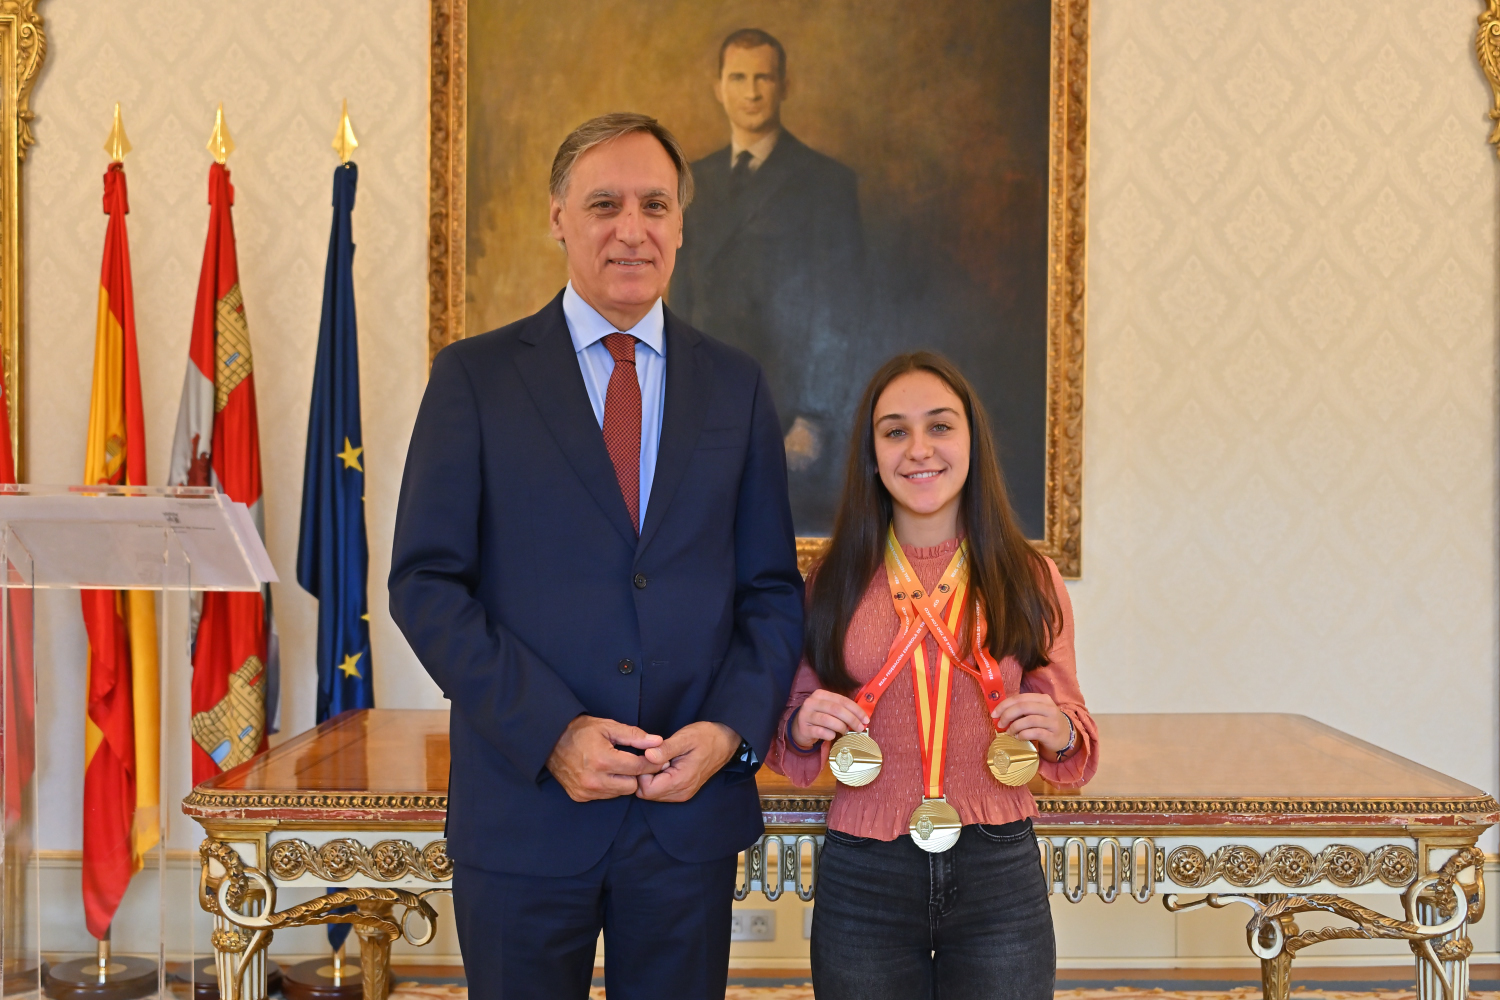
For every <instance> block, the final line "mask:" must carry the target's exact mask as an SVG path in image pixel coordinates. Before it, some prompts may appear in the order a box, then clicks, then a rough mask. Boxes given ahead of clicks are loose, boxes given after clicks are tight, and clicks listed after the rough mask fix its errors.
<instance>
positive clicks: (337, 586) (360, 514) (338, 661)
mask: <svg viewBox="0 0 1500 1000" xmlns="http://www.w3.org/2000/svg"><path fill="white" fill-rule="evenodd" d="M358 180H359V168H358V167H356V166H355V165H354V164H352V163H345V164H342V165H340V166H338V167H335V168H334V171H333V231H332V233H330V234H329V237H328V268H327V270H326V271H324V273H323V319H322V322H320V323H319V324H318V361H317V367H316V369H315V370H314V372H313V390H312V406H311V407H310V408H309V410H308V415H307V464H306V466H305V468H304V470H303V473H302V537H301V539H300V541H299V542H298V545H297V582H298V583H300V584H301V585H302V589H303V590H306V591H307V592H308V593H309V594H312V595H313V596H314V597H316V598H317V599H318V717H317V718H318V721H319V722H323V721H325V720H327V719H330V718H332V717H333V716H335V715H338V714H339V713H340V712H343V711H347V710H348V709H351V708H372V707H374V705H375V685H374V682H373V678H372V677H371V664H370V616H369V613H368V612H369V609H370V608H369V599H368V597H367V595H366V581H367V579H368V577H369V571H370V548H369V542H368V540H367V539H366V537H365V468H364V462H363V461H362V460H361V457H360V456H361V455H362V454H363V453H364V445H363V441H364V435H363V434H362V433H361V432H360V422H359V334H358V328H357V325H356V323H355V319H354V232H353V229H352V227H351V219H350V216H351V215H352V214H353V212H354V187H355V184H356V182H357V181H358ZM348 934H349V925H348V924H329V925H328V939H329V943H330V944H331V945H332V946H333V947H334V949H335V950H337V949H338V947H339V946H340V945H342V944H343V943H344V939H345V938H346V937H347V936H348Z"/></svg>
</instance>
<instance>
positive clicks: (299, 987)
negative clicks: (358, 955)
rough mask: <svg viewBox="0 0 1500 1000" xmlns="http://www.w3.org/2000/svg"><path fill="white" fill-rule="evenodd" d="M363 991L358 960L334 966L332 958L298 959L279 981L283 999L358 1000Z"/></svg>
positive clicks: (363, 978) (362, 978)
mask: <svg viewBox="0 0 1500 1000" xmlns="http://www.w3.org/2000/svg"><path fill="white" fill-rule="evenodd" d="M364 993H365V977H364V975H363V971H362V970H361V969H360V967H359V963H358V962H347V961H346V962H342V963H340V966H339V968H337V969H336V968H334V962H333V959H332V958H331V957H330V958H313V959H309V960H308V961H306V962H298V963H297V964H296V965H294V966H292V967H291V968H290V969H288V970H286V978H285V979H284V980H283V981H282V984H281V995H282V996H283V997H285V998H286V1000H360V998H361V997H363V996H364Z"/></svg>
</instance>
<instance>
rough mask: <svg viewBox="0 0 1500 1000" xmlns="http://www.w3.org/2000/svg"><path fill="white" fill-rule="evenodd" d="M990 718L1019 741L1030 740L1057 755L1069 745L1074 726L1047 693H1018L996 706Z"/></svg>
mask: <svg viewBox="0 0 1500 1000" xmlns="http://www.w3.org/2000/svg"><path fill="white" fill-rule="evenodd" d="M990 718H992V719H994V720H995V722H996V723H998V728H1000V729H1003V730H1005V731H1006V732H1008V733H1010V735H1012V736H1014V737H1016V738H1017V739H1022V740H1030V741H1031V742H1033V743H1036V744H1038V745H1040V746H1042V747H1044V748H1046V749H1047V750H1050V751H1051V752H1052V754H1053V756H1056V755H1057V754H1058V753H1059V752H1061V751H1062V750H1064V749H1065V748H1066V747H1067V745H1068V736H1069V735H1070V734H1071V732H1072V727H1071V726H1070V725H1069V723H1068V717H1067V716H1066V715H1064V714H1063V710H1062V709H1060V708H1058V707H1057V702H1055V701H1053V700H1052V699H1051V698H1050V697H1048V696H1047V695H1045V694H1016V695H1011V696H1010V697H1009V698H1007V699H1005V700H1004V701H1002V702H1001V703H1000V704H999V705H996V706H995V710H994V711H993V712H991V713H990Z"/></svg>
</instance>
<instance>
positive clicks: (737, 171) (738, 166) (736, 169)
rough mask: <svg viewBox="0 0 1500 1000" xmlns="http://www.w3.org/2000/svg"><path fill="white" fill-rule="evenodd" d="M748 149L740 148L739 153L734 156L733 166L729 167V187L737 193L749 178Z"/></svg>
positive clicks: (749, 157) (749, 156)
mask: <svg viewBox="0 0 1500 1000" xmlns="http://www.w3.org/2000/svg"><path fill="white" fill-rule="evenodd" d="M750 159H751V154H750V150H748V149H742V150H740V155H739V156H736V157H735V158H734V166H733V167H731V168H730V169H729V187H730V189H731V190H732V191H733V192H734V193H735V194H739V193H740V191H741V190H742V189H743V188H744V187H745V184H746V182H748V181H749V180H750Z"/></svg>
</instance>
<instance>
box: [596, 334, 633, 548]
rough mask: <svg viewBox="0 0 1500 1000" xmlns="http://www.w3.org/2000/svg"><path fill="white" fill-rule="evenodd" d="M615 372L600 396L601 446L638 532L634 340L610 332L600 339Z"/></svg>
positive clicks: (629, 336)
mask: <svg viewBox="0 0 1500 1000" xmlns="http://www.w3.org/2000/svg"><path fill="white" fill-rule="evenodd" d="M604 346H605V348H606V349H607V350H608V351H609V356H610V357H612V358H614V359H615V370H614V372H613V373H612V374H611V375H610V376H609V388H608V389H607V390H606V391H605V393H604V447H605V448H606V449H608V451H609V460H610V461H611V462H613V463H614V464H615V478H616V479H617V480H619V481H620V495H621V496H623V497H624V498H625V506H626V507H627V508H629V509H630V523H631V524H634V525H635V533H636V534H637V535H639V534H640V533H641V382H640V379H639V378H637V377H636V373H635V338H634V337H632V336H631V335H630V334H628V333H611V334H609V335H607V336H606V337H605V338H604Z"/></svg>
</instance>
